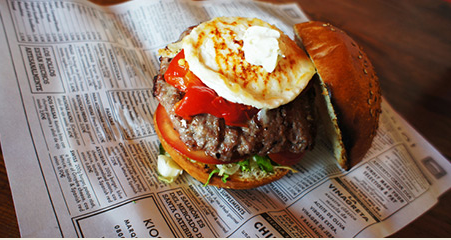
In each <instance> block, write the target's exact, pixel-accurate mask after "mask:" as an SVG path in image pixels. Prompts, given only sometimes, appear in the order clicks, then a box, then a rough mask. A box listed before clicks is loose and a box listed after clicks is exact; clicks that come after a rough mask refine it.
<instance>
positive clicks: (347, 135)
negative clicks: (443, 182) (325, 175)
mask: <svg viewBox="0 0 451 240" xmlns="http://www.w3.org/2000/svg"><path fill="white" fill-rule="evenodd" d="M294 31H295V35H296V38H297V39H296V41H297V42H298V43H299V44H300V45H301V46H303V48H304V49H305V50H306V51H307V53H308V54H309V55H310V58H311V59H312V61H313V63H314V65H315V67H316V69H317V72H318V75H319V79H320V84H319V86H320V87H321V88H320V90H321V92H322V94H321V95H322V96H323V97H324V98H323V102H324V104H326V106H327V108H325V109H327V110H328V111H327V112H328V115H329V116H328V117H326V118H327V121H328V126H329V129H332V132H330V133H329V136H332V139H331V141H332V143H333V145H334V146H333V147H334V149H335V157H336V158H337V160H338V162H339V164H340V165H341V166H342V167H343V168H344V169H349V168H350V167H352V166H354V165H356V164H357V163H359V162H360V161H361V160H362V158H363V157H364V155H365V154H366V152H367V151H368V149H369V148H370V147H371V143H372V141H373V138H374V136H375V135H376V130H377V127H378V122H379V115H380V112H381V91H380V87H379V82H378V79H377V77H376V74H375V72H374V69H373V66H372V64H371V62H370V61H369V59H368V58H367V56H366V54H365V53H364V52H363V51H362V49H361V48H360V47H359V46H358V45H357V44H356V43H355V41H354V40H352V39H351V38H350V37H349V36H348V35H347V34H346V33H344V32H343V31H342V30H340V29H338V28H336V27H334V26H331V25H330V24H326V23H323V22H316V21H311V22H305V23H300V24H296V25H295V26H294Z"/></svg>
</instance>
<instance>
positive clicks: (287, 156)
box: [268, 151, 305, 166]
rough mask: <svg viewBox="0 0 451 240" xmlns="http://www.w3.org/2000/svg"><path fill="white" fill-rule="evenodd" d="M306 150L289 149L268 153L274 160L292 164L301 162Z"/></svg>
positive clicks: (282, 163) (285, 164) (286, 164)
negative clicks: (296, 151)
mask: <svg viewBox="0 0 451 240" xmlns="http://www.w3.org/2000/svg"><path fill="white" fill-rule="evenodd" d="M304 154H305V152H302V153H292V152H289V151H284V152H278V153H271V154H268V157H269V158H271V160H273V161H274V162H276V163H278V164H280V165H283V166H291V165H294V164H296V163H298V162H299V160H301V159H302V157H303V156H304Z"/></svg>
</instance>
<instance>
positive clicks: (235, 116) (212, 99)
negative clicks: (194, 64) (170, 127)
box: [164, 50, 258, 127]
mask: <svg viewBox="0 0 451 240" xmlns="http://www.w3.org/2000/svg"><path fill="white" fill-rule="evenodd" d="M164 78H165V80H166V82H167V83H169V84H171V85H172V86H174V87H176V88H177V89H179V90H180V91H182V92H185V96H184V97H183V99H182V100H181V101H180V102H178V103H177V104H176V105H175V108H174V111H175V113H176V114H177V115H179V116H181V117H183V118H184V119H190V118H191V117H193V116H195V115H197V114H202V113H209V114H212V115H214V116H216V117H218V118H224V120H225V123H226V124H227V125H230V126H240V127H244V126H246V122H247V121H248V120H249V119H251V118H252V117H253V116H254V115H255V114H256V113H257V112H258V109H256V108H253V107H250V106H246V105H243V104H238V103H232V102H229V101H227V100H225V99H224V98H222V97H219V96H218V94H217V93H216V92H215V91H214V90H213V89H211V88H209V87H207V86H206V85H205V84H203V83H202V81H201V80H200V79H199V78H198V77H197V76H196V75H194V74H193V73H192V72H191V71H190V70H189V67H188V63H187V62H186V61H185V55H184V52H183V50H182V51H180V52H179V53H178V54H177V55H176V56H175V57H174V58H173V59H172V61H171V62H170V63H169V66H168V69H167V70H166V73H165V74H164Z"/></svg>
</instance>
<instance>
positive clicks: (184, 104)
mask: <svg viewBox="0 0 451 240" xmlns="http://www.w3.org/2000/svg"><path fill="white" fill-rule="evenodd" d="M216 97H217V95H216V93H215V91H213V89H211V88H208V87H206V86H192V87H190V88H188V89H187V90H186V93H185V96H183V98H182V100H180V101H179V102H178V103H176V104H175V106H174V112H175V114H177V115H179V116H181V117H183V118H185V119H189V118H191V117H192V116H195V115H197V114H202V113H210V114H212V115H214V116H216V117H221V116H220V114H219V112H218V111H216V109H215V108H213V107H212V106H211V102H212V101H213V100H214V99H215V98H216Z"/></svg>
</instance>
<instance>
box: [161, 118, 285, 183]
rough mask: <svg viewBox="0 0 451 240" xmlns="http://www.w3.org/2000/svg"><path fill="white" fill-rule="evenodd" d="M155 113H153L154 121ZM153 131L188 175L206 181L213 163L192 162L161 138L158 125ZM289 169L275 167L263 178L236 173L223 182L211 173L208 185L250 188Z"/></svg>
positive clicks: (283, 174)
mask: <svg viewBox="0 0 451 240" xmlns="http://www.w3.org/2000/svg"><path fill="white" fill-rule="evenodd" d="M155 116H156V114H154V122H156V120H155ZM155 131H156V132H157V135H158V138H159V139H160V142H161V145H162V146H163V148H164V149H165V150H166V152H167V153H169V155H171V158H172V159H173V160H174V161H175V162H176V163H177V164H178V165H179V166H180V167H181V168H183V170H185V171H186V172H187V173H188V174H189V175H191V176H192V177H194V178H195V179H197V180H198V181H200V182H202V183H204V184H205V183H206V182H207V180H208V177H209V175H210V172H211V171H212V170H213V169H214V165H210V164H204V163H200V162H194V161H190V160H189V159H187V158H186V157H185V156H183V155H182V154H180V153H179V152H178V151H177V150H175V149H174V148H172V147H171V145H169V144H168V143H167V142H166V141H165V140H164V138H163V136H162V135H161V132H160V130H159V129H158V127H155ZM288 172H289V170H287V169H275V171H274V173H272V174H270V175H266V176H265V177H263V178H258V179H257V178H244V177H241V176H239V175H237V174H234V175H232V176H230V177H229V178H227V181H226V182H225V183H224V182H223V181H222V180H221V177H219V176H217V175H213V177H212V178H211V179H210V182H209V183H208V185H211V186H215V187H219V188H231V189H251V188H256V187H259V186H263V185H266V184H268V183H271V182H273V181H276V180H279V179H280V178H282V177H283V176H285V175H286V174H287V173H288Z"/></svg>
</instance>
